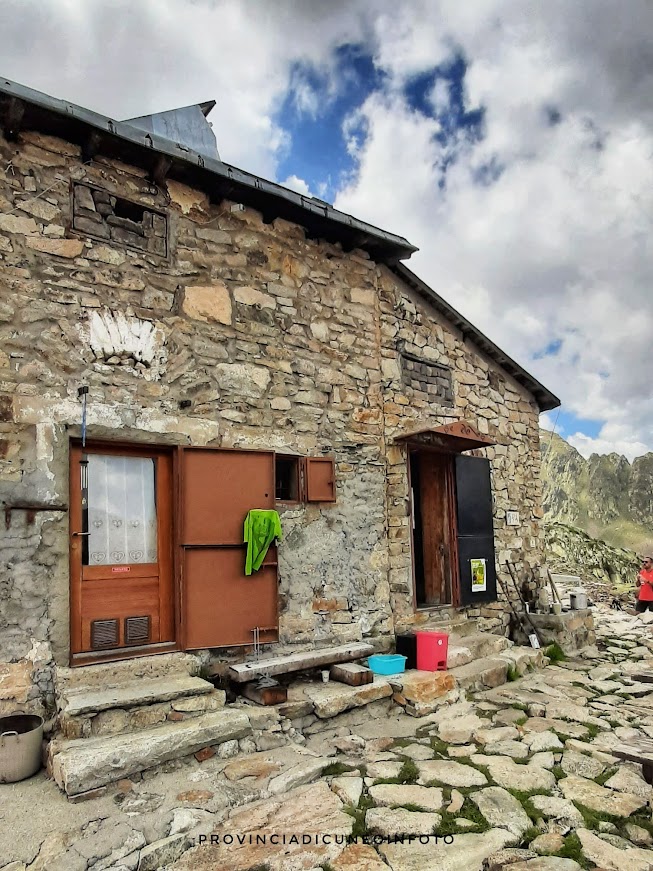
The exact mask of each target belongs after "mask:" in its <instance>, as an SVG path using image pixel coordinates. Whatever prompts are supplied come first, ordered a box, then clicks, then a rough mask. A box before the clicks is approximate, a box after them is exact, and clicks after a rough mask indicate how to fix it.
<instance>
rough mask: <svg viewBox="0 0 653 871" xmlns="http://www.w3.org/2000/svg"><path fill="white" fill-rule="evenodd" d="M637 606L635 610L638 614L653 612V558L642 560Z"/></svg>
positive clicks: (638, 579)
mask: <svg viewBox="0 0 653 871" xmlns="http://www.w3.org/2000/svg"><path fill="white" fill-rule="evenodd" d="M637 586H638V587H639V592H638V594H637V605H636V606H635V610H636V611H637V613H638V614H640V613H641V612H642V611H653V557H652V556H645V557H644V559H643V560H642V568H641V571H640V573H639V575H638V576H637Z"/></svg>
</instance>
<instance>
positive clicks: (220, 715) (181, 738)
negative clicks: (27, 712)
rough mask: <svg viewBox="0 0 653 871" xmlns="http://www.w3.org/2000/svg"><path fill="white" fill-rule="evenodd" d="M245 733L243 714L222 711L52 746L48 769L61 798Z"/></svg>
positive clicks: (247, 724)
mask: <svg viewBox="0 0 653 871" xmlns="http://www.w3.org/2000/svg"><path fill="white" fill-rule="evenodd" d="M250 733H251V726H250V722H249V719H248V718H247V715H246V714H245V713H244V712H243V711H237V710H229V709H228V708H225V709H223V710H221V711H217V712H215V713H210V714H204V715H203V716H201V717H197V718H195V719H193V720H186V721H184V722H181V723H166V724H165V725H162V726H157V727H155V728H153V729H144V730H143V731H141V732H135V733H132V734H128V735H113V736H111V737H108V738H90V739H85V738H81V739H76V740H72V741H66V742H53V743H52V744H51V745H50V748H51V750H50V752H51V753H52V755H51V760H50V770H51V772H52V776H53V777H54V779H55V781H56V783H57V784H58V785H59V786H60V787H61V789H63V790H64V792H66V794H67V795H69V796H72V795H78V794H79V793H82V792H87V791H88V790H91V789H97V787H100V786H106V785H107V784H108V783H114V782H115V781H117V780H120V779H122V778H123V777H129V776H130V775H131V774H136V773H137V772H140V771H146V770H147V769H148V768H154V767H155V766H157V765H160V764H161V763H163V762H168V761H169V760H171V759H180V758H182V757H183V756H189V755H190V754H191V753H196V752H197V751H198V750H201V749H202V748H203V747H209V746H211V745H214V744H222V743H224V742H225V741H231V740H233V739H238V738H244V737H246V736H247V735H249V734H250Z"/></svg>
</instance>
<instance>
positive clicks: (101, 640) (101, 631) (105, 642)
mask: <svg viewBox="0 0 653 871" xmlns="http://www.w3.org/2000/svg"><path fill="white" fill-rule="evenodd" d="M117 644H118V621H117V620H93V622H92V623H91V647H92V648H93V650H101V649H102V648H103V647H116V646H117Z"/></svg>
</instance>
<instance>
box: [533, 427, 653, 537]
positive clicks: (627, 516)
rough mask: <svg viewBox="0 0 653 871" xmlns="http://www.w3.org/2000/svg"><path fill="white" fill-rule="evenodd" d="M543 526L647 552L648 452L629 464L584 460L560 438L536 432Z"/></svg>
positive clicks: (650, 510) (651, 503) (617, 459)
mask: <svg viewBox="0 0 653 871" xmlns="http://www.w3.org/2000/svg"><path fill="white" fill-rule="evenodd" d="M540 451H541V456H542V504H543V509H544V520H545V522H547V521H548V522H552V521H556V522H560V523H564V524H567V525H570V526H574V527H577V528H578V529H581V530H583V531H584V532H586V533H587V534H588V535H590V536H591V537H592V538H596V539H601V540H603V541H606V542H608V543H609V544H611V545H613V546H615V547H619V548H629V549H630V550H634V551H637V552H639V553H650V552H653V452H649V453H647V454H644V455H643V456H641V457H637V458H635V459H634V460H633V462H632V463H630V462H629V461H628V460H627V459H626V457H624V456H622V455H620V454H617V453H611V454H592V455H591V456H590V457H589V459H585V457H583V456H582V454H580V452H579V451H578V450H576V448H574V447H573V446H572V445H570V444H569V443H568V442H566V441H565V440H564V439H563V438H562V437H561V436H559V435H557V434H555V433H552V432H549V431H548V430H540Z"/></svg>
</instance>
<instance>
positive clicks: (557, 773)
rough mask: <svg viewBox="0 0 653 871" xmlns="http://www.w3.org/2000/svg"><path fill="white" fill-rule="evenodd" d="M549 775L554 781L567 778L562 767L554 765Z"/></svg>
mask: <svg viewBox="0 0 653 871" xmlns="http://www.w3.org/2000/svg"><path fill="white" fill-rule="evenodd" d="M551 774H553V776H554V777H555V779H556V780H562V779H563V778H564V777H566V776H567V772H566V771H565V770H564V768H563V767H562V765H554V766H553V768H552V769H551Z"/></svg>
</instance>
